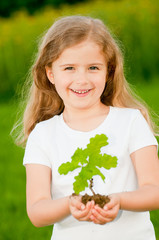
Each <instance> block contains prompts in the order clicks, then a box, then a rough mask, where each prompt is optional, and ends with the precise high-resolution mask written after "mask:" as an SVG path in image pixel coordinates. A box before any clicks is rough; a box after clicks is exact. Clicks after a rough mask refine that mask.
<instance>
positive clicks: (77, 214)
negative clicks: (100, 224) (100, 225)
mask: <svg viewBox="0 0 159 240" xmlns="http://www.w3.org/2000/svg"><path fill="white" fill-rule="evenodd" d="M93 207H94V202H93V201H92V202H88V203H87V204H86V206H85V205H84V204H83V203H82V202H81V197H80V196H70V199H69V208H70V212H71V214H72V216H73V217H74V218H76V219H77V220H79V221H90V216H91V214H92V209H93Z"/></svg>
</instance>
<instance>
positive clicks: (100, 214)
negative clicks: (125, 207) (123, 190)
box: [90, 194, 120, 225]
mask: <svg viewBox="0 0 159 240" xmlns="http://www.w3.org/2000/svg"><path fill="white" fill-rule="evenodd" d="M109 198H110V202H109V203H107V204H106V205H105V206H104V208H100V207H99V206H98V205H95V206H94V207H93V209H92V211H91V212H92V214H91V215H90V220H91V221H93V222H94V223H96V224H101V225H103V224H105V223H108V222H111V221H113V220H114V219H115V218H116V217H117V215H118V212H119V209H120V197H119V195H118V194H111V195H109Z"/></svg>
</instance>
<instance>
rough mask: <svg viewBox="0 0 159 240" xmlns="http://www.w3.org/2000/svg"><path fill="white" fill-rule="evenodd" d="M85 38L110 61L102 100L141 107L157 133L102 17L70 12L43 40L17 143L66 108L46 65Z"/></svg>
mask: <svg viewBox="0 0 159 240" xmlns="http://www.w3.org/2000/svg"><path fill="white" fill-rule="evenodd" d="M86 39H90V40H92V41H94V42H95V43H97V44H98V45H99V46H100V47H101V48H102V51H103V53H104V54H105V58H106V61H107V66H108V73H107V80H106V86H105V89H104V92H103V94H102V96H101V102H103V103H104V104H105V105H110V106H117V107H128V108H136V109H139V110H140V111H141V113H142V114H143V116H144V117H145V119H146V120H147V122H148V124H149V125H150V127H151V129H152V131H153V132H154V133H155V124H154V123H153V122H152V121H151V119H150V115H149V112H148V110H147V107H145V106H144V104H143V103H141V101H140V100H139V98H137V96H135V94H134V93H133V91H132V90H131V88H130V86H129V84H128V82H127V81H126V79H125V77H124V71H123V58H122V53H121V50H120V49H119V47H118V44H117V42H116V41H115V40H114V39H113V38H112V36H111V34H110V32H109V31H108V29H107V27H106V26H105V25H104V23H103V22H102V21H101V20H99V19H93V18H91V17H85V16H68V17H63V18H61V19H58V20H57V21H56V22H55V23H54V24H53V25H52V26H51V27H50V29H49V30H48V31H47V33H46V34H45V35H44V37H43V38H42V40H41V42H40V45H39V52H38V54H37V57H36V60H35V63H34V64H33V66H32V69H31V74H30V77H29V81H30V82H31V86H30V88H29V91H28V94H27V95H28V96H27V106H26V109H25V112H24V116H23V129H22V131H21V133H20V134H19V136H18V138H17V142H18V143H20V144H22V143H25V142H26V140H27V138H28V136H29V134H30V132H31V131H32V130H33V129H34V127H35V125H36V124H37V123H38V122H40V121H43V120H46V119H49V118H51V117H53V116H54V115H57V114H60V113H61V112H63V109H64V103H63V100H62V99H61V98H60V97H59V95H58V93H57V92H56V89H55V87H54V85H53V84H51V83H50V81H49V80H48V78H47V75H46V71H45V68H46V66H49V67H50V66H51V64H52V63H53V62H54V61H55V60H56V59H57V58H58V57H59V56H60V54H61V53H62V52H63V50H64V49H66V48H68V47H71V46H74V45H76V44H78V43H80V42H82V41H84V40H86ZM24 90H26V86H25V89H24Z"/></svg>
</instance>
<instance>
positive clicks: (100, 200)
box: [81, 194, 110, 208]
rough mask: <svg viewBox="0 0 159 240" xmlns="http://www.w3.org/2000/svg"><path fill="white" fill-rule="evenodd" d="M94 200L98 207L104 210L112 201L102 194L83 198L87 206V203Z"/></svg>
mask: <svg viewBox="0 0 159 240" xmlns="http://www.w3.org/2000/svg"><path fill="white" fill-rule="evenodd" d="M92 200H94V202H95V205H98V206H99V207H101V208H103V207H104V206H105V204H107V203H108V202H109V201H110V199H109V197H108V196H105V195H100V194H94V195H93V196H90V195H88V194H85V195H83V196H82V199H81V201H82V203H83V204H85V205H86V204H87V202H89V201H92Z"/></svg>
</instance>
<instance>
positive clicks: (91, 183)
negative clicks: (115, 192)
mask: <svg viewBox="0 0 159 240" xmlns="http://www.w3.org/2000/svg"><path fill="white" fill-rule="evenodd" d="M89 182H90V184H89V188H90V190H91V192H92V193H93V195H95V192H94V190H93V178H91V179H90V181H89Z"/></svg>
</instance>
